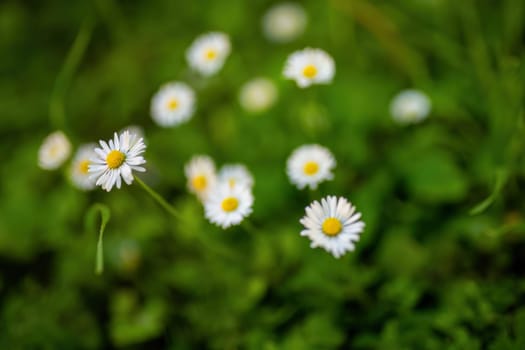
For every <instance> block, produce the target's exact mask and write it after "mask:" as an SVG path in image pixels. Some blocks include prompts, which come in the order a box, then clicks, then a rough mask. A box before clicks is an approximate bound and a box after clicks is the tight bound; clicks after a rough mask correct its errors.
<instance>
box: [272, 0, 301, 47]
mask: <svg viewBox="0 0 525 350" xmlns="http://www.w3.org/2000/svg"><path fill="white" fill-rule="evenodd" d="M306 22H307V17H306V12H305V11H304V8H303V7H302V6H301V5H299V4H297V3H292V2H284V3H281V4H277V5H274V6H272V7H271V8H270V9H269V10H268V11H267V12H266V14H265V15H264V17H263V21H262V24H263V32H264V35H265V36H266V37H267V38H268V39H269V40H271V41H274V42H278V43H285V42H290V41H292V40H294V39H295V38H297V37H298V36H299V35H301V34H303V32H304V29H305V27H306Z"/></svg>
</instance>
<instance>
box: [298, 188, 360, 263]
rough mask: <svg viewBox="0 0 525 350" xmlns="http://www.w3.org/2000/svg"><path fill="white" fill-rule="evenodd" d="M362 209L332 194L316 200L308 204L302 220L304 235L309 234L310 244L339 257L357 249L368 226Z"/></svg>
mask: <svg viewBox="0 0 525 350" xmlns="http://www.w3.org/2000/svg"><path fill="white" fill-rule="evenodd" d="M360 218H361V213H358V212H356V210H355V207H354V206H353V205H352V203H350V202H348V201H347V200H346V199H345V198H343V197H339V199H338V198H337V197H335V196H328V197H326V198H323V199H322V200H321V203H319V202H318V201H314V202H313V203H312V204H310V206H308V207H306V215H305V216H304V217H303V218H302V219H301V220H300V223H301V224H302V225H303V226H304V228H305V229H304V230H302V231H301V236H307V237H308V238H310V240H311V241H312V243H311V244H310V247H312V248H316V247H322V248H324V249H325V250H326V251H327V252H329V253H332V255H333V256H334V257H336V258H339V257H341V256H342V255H344V254H345V253H346V252H347V251H353V250H354V248H355V245H354V243H355V242H357V241H358V240H359V235H360V234H361V232H363V230H364V228H365V223H364V222H363V221H361V220H359V219H360Z"/></svg>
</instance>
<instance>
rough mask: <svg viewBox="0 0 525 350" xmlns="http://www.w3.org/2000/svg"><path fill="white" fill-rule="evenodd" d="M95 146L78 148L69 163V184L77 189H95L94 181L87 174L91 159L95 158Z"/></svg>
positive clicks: (89, 145) (88, 145)
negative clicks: (71, 183)
mask: <svg viewBox="0 0 525 350" xmlns="http://www.w3.org/2000/svg"><path fill="white" fill-rule="evenodd" d="M95 147H96V145H95V144H87V145H83V146H80V147H79V149H78V151H77V153H76V154H75V157H73V161H72V163H71V169H70V176H71V182H73V185H75V186H76V187H77V188H78V189H80V190H83V191H89V190H92V189H94V188H95V180H94V179H93V177H91V174H89V165H90V164H91V159H92V158H93V157H95V156H96V153H95Z"/></svg>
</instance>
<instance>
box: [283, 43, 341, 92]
mask: <svg viewBox="0 0 525 350" xmlns="http://www.w3.org/2000/svg"><path fill="white" fill-rule="evenodd" d="M283 74H284V76H285V78H287V79H292V80H295V82H296V83H297V85H298V86H299V87H301V88H306V87H308V86H310V85H312V84H329V83H331V82H332V79H333V78H334V74H335V63H334V60H333V58H332V57H331V56H330V55H329V54H327V53H326V52H325V51H323V50H321V49H312V48H306V49H304V50H302V51H296V52H294V53H292V54H291V55H290V56H289V57H288V60H287V61H286V65H285V67H284V72H283Z"/></svg>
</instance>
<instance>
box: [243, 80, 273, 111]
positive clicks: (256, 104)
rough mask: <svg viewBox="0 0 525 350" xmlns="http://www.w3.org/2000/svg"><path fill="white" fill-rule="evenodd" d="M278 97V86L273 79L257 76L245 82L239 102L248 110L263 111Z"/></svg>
mask: <svg viewBox="0 0 525 350" xmlns="http://www.w3.org/2000/svg"><path fill="white" fill-rule="evenodd" d="M276 99H277V88H276V87H275V85H274V83H272V81H271V80H269V79H266V78H255V79H253V80H250V81H249V82H247V83H246V84H244V85H243V86H242V88H241V91H240V93H239V103H240V104H241V106H242V108H244V109H245V110H247V111H248V112H261V111H264V110H266V109H268V108H270V107H271V106H272V105H273V104H274V103H275V100H276Z"/></svg>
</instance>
